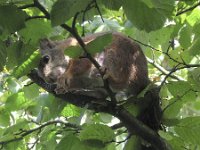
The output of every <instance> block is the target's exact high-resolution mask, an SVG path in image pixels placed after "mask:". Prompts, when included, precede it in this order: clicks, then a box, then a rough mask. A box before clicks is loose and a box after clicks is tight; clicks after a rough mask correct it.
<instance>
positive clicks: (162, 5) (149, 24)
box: [123, 0, 174, 32]
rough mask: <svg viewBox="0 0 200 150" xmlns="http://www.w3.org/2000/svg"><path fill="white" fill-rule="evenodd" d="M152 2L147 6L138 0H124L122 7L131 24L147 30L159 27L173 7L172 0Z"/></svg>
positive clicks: (169, 14)
mask: <svg viewBox="0 0 200 150" xmlns="http://www.w3.org/2000/svg"><path fill="white" fill-rule="evenodd" d="M152 4H153V6H152V8H149V7H148V6H147V5H146V4H145V3H144V2H142V1H140V0H124V1H123V8H124V11H125V13H126V16H127V18H128V19H129V20H131V22H132V23H133V25H135V26H136V27H137V28H138V29H140V30H145V31H147V32H149V31H152V30H156V29H159V28H161V27H162V26H163V25H164V23H165V21H166V19H167V17H168V16H171V15H172V12H173V9H174V0H165V1H152Z"/></svg>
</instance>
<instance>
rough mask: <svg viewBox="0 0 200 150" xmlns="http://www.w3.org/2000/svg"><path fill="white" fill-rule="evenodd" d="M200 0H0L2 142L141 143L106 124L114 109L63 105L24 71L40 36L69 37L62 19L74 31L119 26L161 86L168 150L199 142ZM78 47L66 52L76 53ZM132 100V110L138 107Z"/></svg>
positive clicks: (111, 147) (103, 40)
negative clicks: (135, 44) (105, 110)
mask: <svg viewBox="0 0 200 150" xmlns="http://www.w3.org/2000/svg"><path fill="white" fill-rule="evenodd" d="M39 4H42V6H44V7H43V8H45V9H46V10H48V11H46V10H43V8H42V9H41V7H40V5H39ZM199 6H200V3H199V2H197V1H196V0H190V1H188V0H181V1H175V0H164V1H163V0H123V1H121V0H96V1H95V0H84V1H83V0H53V1H51V0H46V1H45V0H40V1H39V2H38V0H0V71H1V72H0V79H1V80H0V147H1V148H2V149H6V150H9V149H50V150H51V149H58V150H61V149H69V150H76V149H80V148H82V149H83V150H84V149H89V150H94V149H95V150H115V149H119V150H121V149H125V150H129V149H132V148H133V147H135V148H136V149H140V145H138V143H137V141H139V138H138V137H137V136H132V137H129V136H128V135H127V131H126V129H125V128H124V127H123V126H120V127H118V128H115V127H114V126H112V125H114V124H117V123H118V122H119V120H118V119H116V118H115V117H114V116H111V115H109V114H105V113H100V112H99V113H94V112H92V111H89V110H87V108H79V107H76V106H74V105H72V104H68V103H66V102H64V101H62V100H60V99H59V98H56V97H55V96H54V95H52V94H50V93H48V92H46V91H44V90H43V89H42V88H40V87H39V86H38V85H36V84H35V83H31V81H30V79H29V78H28V77H27V76H26V75H27V74H28V73H29V72H30V70H32V69H33V68H35V67H36V66H37V64H38V59H39V57H40V56H39V54H38V52H37V49H38V45H39V43H38V42H39V40H40V39H41V38H51V39H53V40H61V39H64V38H67V37H68V36H69V35H70V34H69V33H68V32H66V30H65V29H64V28H63V26H60V25H61V24H62V25H63V24H66V25H68V26H71V25H72V26H74V25H76V28H77V31H78V33H79V34H80V35H81V34H90V33H95V32H103V31H120V32H123V33H124V34H126V35H128V36H129V37H130V38H132V39H133V40H135V41H136V42H138V43H139V44H140V45H141V47H142V49H143V50H144V53H145V55H146V57H147V59H148V62H149V76H150V79H151V80H152V81H153V82H155V83H156V84H157V85H158V86H160V88H161V91H160V96H161V98H162V110H163V115H162V121H163V126H164V127H165V128H166V130H165V131H159V134H160V136H161V137H163V138H164V139H165V140H166V141H167V142H168V143H170V145H171V147H172V149H174V150H182V149H191V150H198V149H200V141H199V138H198V136H199V134H200V133H199V131H200V117H199V115H200V91H199V89H200V86H199V83H200V69H199V67H200V64H199V61H200V57H199V56H200V50H199V49H200V38H199V35H200V31H199V27H200V16H199V13H200V8H199ZM77 11H79V15H78V16H77V17H78V18H77V22H76V23H75V22H74V21H73V18H74V16H75V15H77ZM109 41H110V37H109V34H108V35H105V36H103V37H100V38H97V40H95V41H93V42H92V43H91V44H90V45H88V47H87V49H89V50H92V51H90V52H91V53H96V52H98V51H99V49H100V48H99V47H103V46H104V45H106V44H107V43H109ZM98 48H99V49H98ZM74 49H75V51H74ZM80 50H81V48H80V47H78V48H77V47H75V48H74V47H72V48H71V50H70V49H69V50H68V51H66V54H67V53H68V55H70V56H72V57H77V55H79V54H80ZM128 105H129V104H128ZM130 107H131V108H132V109H134V110H130V112H133V114H138V112H136V111H137V110H140V108H137V106H135V105H133V104H130V105H129V108H128V109H131V108H130ZM126 141H128V142H126Z"/></svg>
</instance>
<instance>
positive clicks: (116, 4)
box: [100, 0, 122, 10]
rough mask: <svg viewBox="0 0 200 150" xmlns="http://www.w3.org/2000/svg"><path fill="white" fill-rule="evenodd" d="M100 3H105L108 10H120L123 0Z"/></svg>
mask: <svg viewBox="0 0 200 150" xmlns="http://www.w3.org/2000/svg"><path fill="white" fill-rule="evenodd" d="M100 2H101V3H103V4H104V5H105V7H106V8H108V9H112V10H119V9H120V7H121V6H122V1H121V0H101V1H100Z"/></svg>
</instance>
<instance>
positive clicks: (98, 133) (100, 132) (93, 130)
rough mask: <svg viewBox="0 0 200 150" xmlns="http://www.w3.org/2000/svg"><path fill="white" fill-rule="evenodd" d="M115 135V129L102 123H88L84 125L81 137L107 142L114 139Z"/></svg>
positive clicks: (85, 139) (84, 139) (86, 139)
mask: <svg viewBox="0 0 200 150" xmlns="http://www.w3.org/2000/svg"><path fill="white" fill-rule="evenodd" d="M114 136H115V135H114V132H113V130H112V129H111V128H109V127H108V126H106V125H102V124H91V125H87V126H85V127H83V130H82V131H81V132H80V139H81V140H83V141H88V140H95V141H99V142H102V143H106V142H110V141H112V139H114Z"/></svg>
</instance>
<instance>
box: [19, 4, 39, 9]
mask: <svg viewBox="0 0 200 150" xmlns="http://www.w3.org/2000/svg"><path fill="white" fill-rule="evenodd" d="M30 7H35V5H34V4H27V5H23V6H19V7H18V8H19V9H26V8H30Z"/></svg>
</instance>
